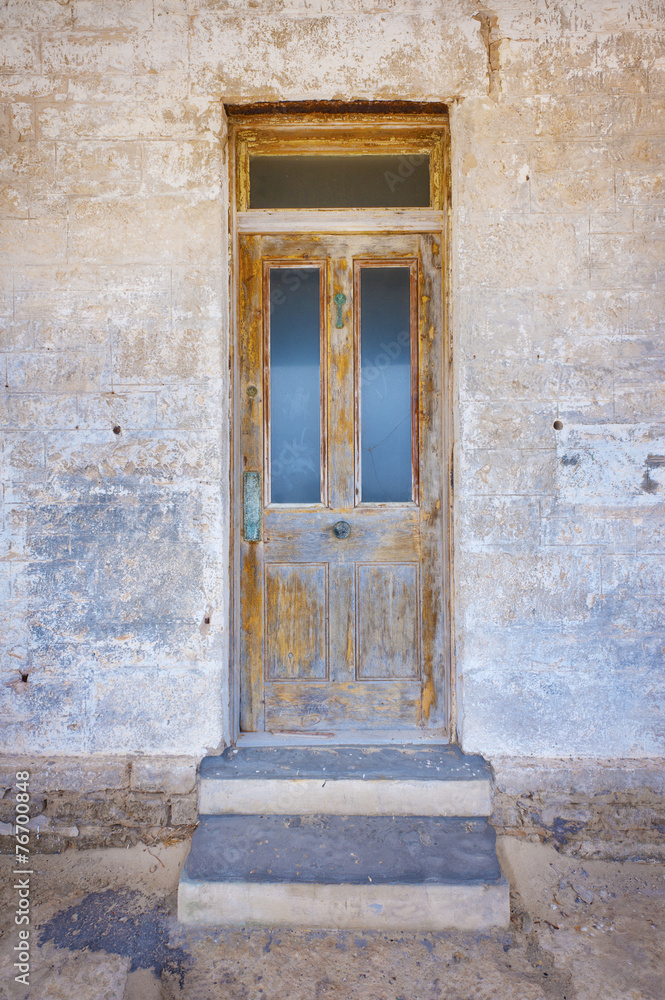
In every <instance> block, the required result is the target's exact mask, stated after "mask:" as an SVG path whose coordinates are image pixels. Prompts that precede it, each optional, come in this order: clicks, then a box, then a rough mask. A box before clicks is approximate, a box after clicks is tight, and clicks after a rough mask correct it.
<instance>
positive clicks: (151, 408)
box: [76, 391, 155, 433]
mask: <svg viewBox="0 0 665 1000" xmlns="http://www.w3.org/2000/svg"><path fill="white" fill-rule="evenodd" d="M76 423H77V424H78V426H79V428H90V429H91V430H106V429H108V428H109V427H110V428H114V427H120V428H121V433H122V431H123V430H129V429H134V430H140V429H146V428H150V427H153V426H154V425H155V394H154V393H152V392H140V391H139V392H104V393H99V394H97V393H94V394H87V393H86V394H85V395H81V396H80V397H79V401H78V419H77V421H76Z"/></svg>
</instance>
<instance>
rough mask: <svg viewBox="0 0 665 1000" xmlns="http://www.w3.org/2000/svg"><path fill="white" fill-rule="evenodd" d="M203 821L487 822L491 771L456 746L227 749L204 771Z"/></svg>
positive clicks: (209, 759) (206, 764) (201, 792)
mask: <svg viewBox="0 0 665 1000" xmlns="http://www.w3.org/2000/svg"><path fill="white" fill-rule="evenodd" d="M200 778H201V780H200V789H199V812H200V813H201V815H224V814H228V813H237V814H242V815H247V814H251V813H273V814H277V815H296V814H299V815H312V814H315V813H326V814H327V815H344V816H393V815H396V816H397V815H399V816H489V814H490V808H491V807H490V791H491V789H490V771H489V767H488V765H487V762H486V761H485V760H484V759H483V758H482V757H479V756H471V755H466V754H463V753H462V752H461V750H460V749H459V748H458V747H453V746H446V745H439V746H428V747H418V746H406V745H405V746H399V747H394V746H379V747H369V748H368V747H355V746H343V747H340V746H338V747H296V748H287V747H279V748H275V747H260V748H258V747H257V748H255V747H252V748H248V749H233V748H229V749H227V750H225V751H224V753H223V754H222V755H221V756H219V757H206V758H205V759H204V760H203V762H202V764H201V769H200Z"/></svg>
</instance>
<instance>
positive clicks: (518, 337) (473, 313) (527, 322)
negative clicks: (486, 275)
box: [454, 288, 534, 359]
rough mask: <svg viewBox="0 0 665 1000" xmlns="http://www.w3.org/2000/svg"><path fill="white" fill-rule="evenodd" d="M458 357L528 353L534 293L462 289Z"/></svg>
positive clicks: (457, 314)
mask: <svg viewBox="0 0 665 1000" xmlns="http://www.w3.org/2000/svg"><path fill="white" fill-rule="evenodd" d="M455 310H456V311H455V327H454V336H455V347H456V348H457V349H458V356H464V357H465V358H466V359H473V358H474V357H480V358H484V359H491V358H495V357H497V356H500V357H519V358H524V357H525V356H527V355H528V353H529V345H530V331H531V325H532V322H533V315H534V308H533V293H532V292H513V291H504V290H502V289H487V288H474V289H467V288H461V289H460V292H459V296H458V298H457V301H456V303H455Z"/></svg>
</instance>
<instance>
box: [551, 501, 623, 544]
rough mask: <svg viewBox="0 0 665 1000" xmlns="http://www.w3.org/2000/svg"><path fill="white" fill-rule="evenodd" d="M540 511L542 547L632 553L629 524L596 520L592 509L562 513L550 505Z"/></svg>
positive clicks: (577, 508)
mask: <svg viewBox="0 0 665 1000" xmlns="http://www.w3.org/2000/svg"><path fill="white" fill-rule="evenodd" d="M552 506H553V510H552V511H550V510H548V509H544V510H543V512H542V514H543V516H542V522H541V543H542V544H543V545H558V546H564V547H568V546H571V545H575V546H577V545H589V546H594V547H598V548H600V549H602V550H604V551H608V552H634V551H635V544H636V528H635V525H634V523H633V521H632V520H627V519H625V518H622V517H621V516H620V514H619V516H615V517H612V516H605V517H599V516H598V510H597V508H596V507H594V506H593V505H589V506H586V507H585V506H575V507H574V508H572V509H569V510H565V509H564V510H562V509H561V508H560V505H556V504H553V505H552Z"/></svg>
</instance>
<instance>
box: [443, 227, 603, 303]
mask: <svg viewBox="0 0 665 1000" xmlns="http://www.w3.org/2000/svg"><path fill="white" fill-rule="evenodd" d="M587 232H588V223H587ZM596 238H597V239H598V238H600V237H596ZM586 253H587V250H586V240H584V239H582V234H581V232H580V231H579V230H578V227H577V226H576V225H575V222H573V221H565V220H563V219H552V218H547V217H542V216H538V215H532V216H507V217H506V218H504V219H503V220H502V221H501V222H497V221H494V220H492V219H489V220H488V219H486V218H485V219H481V218H477V217H474V218H473V219H469V220H468V221H467V223H466V225H465V226H464V227H463V228H462V229H461V231H460V234H459V250H458V259H459V271H460V281H461V282H462V284H464V285H480V286H483V285H484V286H492V287H499V288H504V289H505V288H515V289H523V288H525V287H534V286H536V287H537V286H543V285H545V286H548V285H549V286H552V287H554V288H560V287H566V286H567V285H571V284H576V283H577V282H578V280H579V276H580V273H582V274H583V273H584V267H585V265H586Z"/></svg>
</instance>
